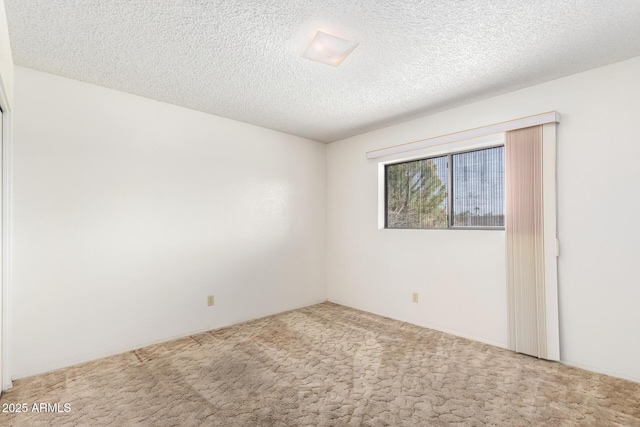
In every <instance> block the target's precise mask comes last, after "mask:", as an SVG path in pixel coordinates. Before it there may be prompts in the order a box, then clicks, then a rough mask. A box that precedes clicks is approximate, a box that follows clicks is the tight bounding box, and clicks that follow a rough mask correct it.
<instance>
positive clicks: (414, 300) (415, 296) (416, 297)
mask: <svg viewBox="0 0 640 427" xmlns="http://www.w3.org/2000/svg"><path fill="white" fill-rule="evenodd" d="M412 300H413V302H418V293H417V292H414V293H413V296H412Z"/></svg>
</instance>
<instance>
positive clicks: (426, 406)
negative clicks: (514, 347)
mask: <svg viewBox="0 0 640 427" xmlns="http://www.w3.org/2000/svg"><path fill="white" fill-rule="evenodd" d="M0 402H1V403H2V404H5V403H7V404H8V403H27V404H28V405H29V406H30V407H29V412H27V413H21V414H7V413H2V414H0V425H3V426H9V425H16V426H40V425H47V426H48V425H74V426H75V425H80V426H102V425H105V426H106V425H110V426H128V425H137V426H189V425H211V426H298V425H300V426H342V425H344V426H358V425H367V426H385V425H391V426H402V425H406V426H449V425H461V426H480V425H498V426H557V425H591V426H640V384H637V383H633V382H629V381H624V380H619V379H615V378H611V377H608V376H605V375H598V374H594V373H591V372H587V371H583V370H580V369H575V368H571V367H567V366H563V365H560V364H558V363H551V362H545V361H541V360H537V359H534V358H531V357H528V356H522V355H518V354H514V353H511V352H509V351H506V350H501V349H498V348H495V347H491V346H488V345H484V344H480V343H477V342H473V341H468V340H465V339H462V338H457V337H454V336H451V335H447V334H444V333H440V332H436V331H433V330H429V329H424V328H420V327H417V326H413V325H410V324H406V323H402V322H398V321H394V320H390V319H386V318H382V317H379V316H375V315H372V314H368V313H364V312H360V311H357V310H353V309H349V308H346V307H342V306H339V305H336V304H331V303H324V304H319V305H315V306H312V307H307V308H303V309H300V310H295V311H292V312H287V313H283V314H279V315H275V316H271V317H267V318H264V319H260V320H255V321H252V322H248V323H244V324H241V325H237V326H233V327H229V328H225V329H221V330H217V331H212V332H208V333H202V334H199V335H194V336H192V337H189V338H184V339H180V340H176V341H172V342H168V343H165V344H161V345H155V346H151V347H146V348H143V349H140V350H136V351H133V352H130V353H125V354H121V355H118V356H114V357H109V358H107V359H102V360H99V361H96V362H90V363H86V364H83V365H79V366H75V367H71V368H67V369H63V370H60V371H57V372H53V373H49V374H44V375H39V376H36V377H32V378H28V379H23V380H19V381H16V382H15V385H14V388H13V389H12V390H10V391H9V392H7V393H5V394H3V396H2V398H1V399H0ZM34 402H45V403H62V404H64V403H69V404H70V410H71V411H70V412H68V413H64V412H63V413H36V412H31V409H32V407H31V405H32V404H33V403H34ZM3 406H4V405H3ZM61 409H62V410H64V407H63V406H61Z"/></svg>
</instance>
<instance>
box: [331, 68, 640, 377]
mask: <svg viewBox="0 0 640 427" xmlns="http://www.w3.org/2000/svg"><path fill="white" fill-rule="evenodd" d="M638 99H640V58H634V59H631V60H628V61H624V62H620V63H617V64H613V65H610V66H607V67H603V68H599V69H595V70H592V71H588V72H585V73H581V74H577V75H574V76H570V77H567V78H563V79H559V80H555V81H552V82H549V83H545V84H541V85H538V86H534V87H531V88H527V89H524V90H520V91H517V92H513V93H509V94H506V95H503V96H499V97H495V98H492V99H489V100H485V101H482V102H477V103H474V104H470V105H467V106H464V107H460V108H456V109H452V110H449V111H445V112H442V113H438V114H434V115H431V116H427V117H423V118H420V119H417V120H413V121H409V122H406V123H403V124H399V125H396V126H392V127H388V128H385V129H381V130H378V131H375V132H370V133H367V134H363V135H359V136H356V137H353V138H349V139H346V140H343V141H339V142H336V143H333V144H330V145H329V147H328V153H327V165H328V171H327V174H328V181H327V182H328V184H327V192H328V199H327V210H328V216H327V228H328V229H327V239H328V240H327V253H328V257H327V284H328V291H327V292H328V298H329V299H330V300H332V301H336V302H339V303H342V304H346V305H349V306H353V307H357V308H361V309H364V310H367V311H371V312H375V313H379V314H382V315H385V316H389V317H393V318H397V319H402V320H407V321H410V322H413V323H417V324H420V325H425V326H430V327H434V328H438V329H442V330H448V331H451V332H453V333H456V334H459V335H462V336H468V337H472V338H475V339H478V340H481V341H487V342H494V343H496V344H498V345H505V344H506V340H507V337H506V304H505V291H504V286H505V279H504V234H503V232H492V231H447V230H443V231H437V230H420V231H411V230H378V229H377V213H378V210H377V179H378V177H377V173H378V168H377V165H378V164H377V162H376V161H367V160H365V152H366V151H369V150H373V149H378V148H383V147H387V146H390V145H395V144H399V143H404V142H409V141H414V140H418V139H423V138H428V137H432V136H438V135H442V134H447V133H451V132H455V131H460V130H465V129H470V128H474V127H478V126H483V125H488V124H492V123H497V122H501V121H505V120H510V119H515V118H519V117H523V116H528V115H532V114H537V113H541V112H546V111H551V110H558V111H559V112H560V113H561V114H562V123H561V124H560V125H559V126H558V198H559V200H558V232H559V238H560V242H561V256H560V258H559V298H560V334H561V335H560V339H561V358H562V359H563V361H564V362H565V363H569V364H573V365H578V366H581V367H585V368H587V369H591V370H594V371H599V372H605V373H609V374H612V375H615V376H619V377H624V378H629V379H632V380H635V381H640V364H638V363H637V362H638V360H640V334H639V333H638V326H639V325H640V310H639V309H638V302H639V301H640V286H639V285H638V284H639V283H640V281H639V277H640V273H639V272H638V268H637V267H638V260H640V245H639V244H638V241H640V221H638V220H637V214H638V212H640V202H639V199H638V197H637V195H638V186H639V185H640V168H639V167H638V159H640V144H639V143H638V135H640V120H639V119H638V117H639V110H638ZM412 291H418V292H419V293H420V303H418V304H412V302H411V292H412Z"/></svg>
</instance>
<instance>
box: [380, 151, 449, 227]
mask: <svg viewBox="0 0 640 427" xmlns="http://www.w3.org/2000/svg"><path fill="white" fill-rule="evenodd" d="M386 185H387V191H386V197H387V202H386V219H387V228H446V227H447V158H446V157H436V158H433V159H423V160H417V161H414V162H407V163H399V164H395V165H388V166H386Z"/></svg>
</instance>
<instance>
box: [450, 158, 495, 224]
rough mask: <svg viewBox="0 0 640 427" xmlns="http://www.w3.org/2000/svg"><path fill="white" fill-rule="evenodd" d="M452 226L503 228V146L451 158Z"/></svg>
mask: <svg viewBox="0 0 640 427" xmlns="http://www.w3.org/2000/svg"><path fill="white" fill-rule="evenodd" d="M453 226H454V227H504V147H496V148H489V149H487V150H478V151H472V152H469V153H462V154H454V155H453Z"/></svg>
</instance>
